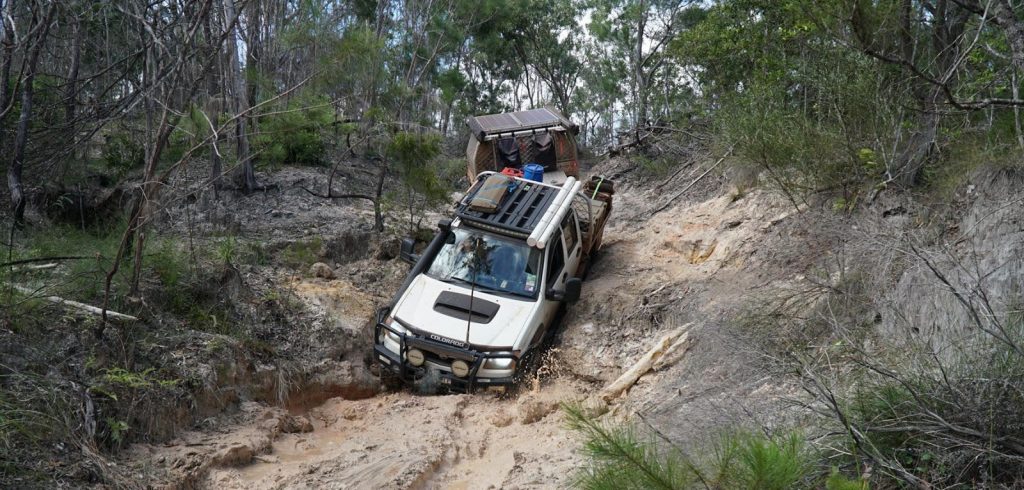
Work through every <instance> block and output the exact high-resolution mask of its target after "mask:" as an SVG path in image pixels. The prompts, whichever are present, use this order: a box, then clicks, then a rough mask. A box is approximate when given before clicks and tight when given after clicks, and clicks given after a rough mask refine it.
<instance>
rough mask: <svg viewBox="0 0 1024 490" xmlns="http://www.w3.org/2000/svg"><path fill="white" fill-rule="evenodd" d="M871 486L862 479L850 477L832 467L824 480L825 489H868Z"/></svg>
mask: <svg viewBox="0 0 1024 490" xmlns="http://www.w3.org/2000/svg"><path fill="white" fill-rule="evenodd" d="M870 488H871V486H870V485H869V484H868V482H867V481H866V480H864V479H860V478H858V479H856V480H854V479H850V478H848V477H847V476H846V475H843V474H842V473H840V472H839V470H837V469H834V468H833V469H832V474H831V475H829V476H828V479H827V480H825V490H869V489H870Z"/></svg>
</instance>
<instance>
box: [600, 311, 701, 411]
mask: <svg viewBox="0 0 1024 490" xmlns="http://www.w3.org/2000/svg"><path fill="white" fill-rule="evenodd" d="M692 325H693V324H692V323H687V324H686V325H683V326H682V327H679V328H677V329H676V330H674V331H672V332H670V333H668V334H667V335H665V336H664V337H662V338H661V340H659V341H658V342H657V343H655V344H654V347H652V348H651V350H649V351H647V353H646V354H644V355H643V356H642V357H641V358H640V360H639V361H637V362H636V364H633V366H632V367H630V368H629V369H627V370H626V372H624V373H622V375H621V376H619V378H618V379H616V380H615V381H613V382H612V383H611V384H609V385H608V386H606V387H605V388H604V389H603V390H601V393H600V398H601V399H602V400H604V401H605V402H611V401H612V400H614V399H616V398H618V397H619V396H621V395H622V394H623V393H625V392H626V391H628V390H629V389H630V388H631V387H632V386H633V385H634V384H636V382H637V381H638V380H639V379H640V377H642V376H643V375H645V374H647V373H648V372H649V371H650V370H651V369H653V368H654V365H655V364H656V363H657V362H658V361H660V360H661V359H662V358H664V357H665V356H666V355H667V354H670V353H673V352H674V351H678V350H679V349H682V348H683V347H684V346H686V345H687V344H689V342H690V340H689V329H690V326H692ZM683 352H685V350H684V351H683ZM662 365H664V364H662Z"/></svg>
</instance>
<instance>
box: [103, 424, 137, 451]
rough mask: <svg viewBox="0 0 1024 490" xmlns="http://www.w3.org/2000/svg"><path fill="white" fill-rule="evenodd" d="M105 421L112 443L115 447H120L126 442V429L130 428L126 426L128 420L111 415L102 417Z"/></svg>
mask: <svg viewBox="0 0 1024 490" xmlns="http://www.w3.org/2000/svg"><path fill="white" fill-rule="evenodd" d="M104 422H106V425H107V430H108V431H109V433H110V440H111V441H112V442H113V443H114V446H115V447H120V446H121V445H122V444H124V443H125V442H126V437H127V435H128V431H129V430H130V429H131V428H130V427H129V426H128V422H125V421H124V420H117V419H114V418H112V417H107V418H106V419H104Z"/></svg>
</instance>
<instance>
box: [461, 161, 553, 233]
mask: <svg viewBox="0 0 1024 490" xmlns="http://www.w3.org/2000/svg"><path fill="white" fill-rule="evenodd" d="M492 174H493V173H492V172H484V173H481V174H480V175H479V176H477V179H476V184H474V185H473V188H472V189H470V190H469V192H468V193H466V197H465V198H463V199H462V201H461V202H460V203H459V204H458V206H457V207H456V215H457V216H458V217H459V218H462V220H463V221H465V222H469V223H470V224H474V225H480V226H481V227H484V228H487V229H490V230H493V231H498V232H500V233H507V234H511V235H515V236H518V237H520V238H526V237H528V236H529V235H530V233H533V230H534V228H536V226H537V224H538V222H540V219H541V217H543V216H544V211H546V210H547V208H548V206H549V205H550V204H551V201H553V200H554V199H555V196H556V195H558V192H559V191H560V190H561V189H560V188H558V187H552V186H548V185H544V184H541V183H539V182H533V181H529V180H525V179H519V178H515V179H514V182H515V183H516V187H515V189H512V190H510V191H509V192H507V193H506V194H505V197H503V198H502V200H501V202H500V203H499V204H498V210H497V211H495V212H493V213H484V212H481V211H474V210H472V209H470V207H469V203H470V202H472V200H473V197H474V196H475V195H476V193H477V192H478V191H479V190H480V188H481V187H483V182H484V180H486V179H487V177H488V176H489V175H492Z"/></svg>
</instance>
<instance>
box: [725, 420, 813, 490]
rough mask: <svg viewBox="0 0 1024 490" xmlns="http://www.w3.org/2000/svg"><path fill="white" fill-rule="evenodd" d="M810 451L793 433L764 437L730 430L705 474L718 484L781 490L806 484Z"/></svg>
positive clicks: (726, 486)
mask: <svg viewBox="0 0 1024 490" xmlns="http://www.w3.org/2000/svg"><path fill="white" fill-rule="evenodd" d="M811 457H812V454H811V453H810V451H809V450H808V449H807V446H806V443H805V442H804V440H803V439H802V438H801V437H800V436H799V435H798V434H796V433H790V434H786V435H781V436H775V437H768V436H765V435H764V434H752V433H747V432H732V433H729V434H727V435H725V436H723V437H722V438H721V440H720V441H719V444H718V445H717V447H716V448H715V451H714V458H713V460H712V463H711V465H710V466H711V469H710V470H709V471H708V474H709V475H711V480H713V481H714V482H715V483H716V485H717V486H718V487H720V488H737V489H740V488H743V489H751V490H755V489H764V490H785V489H790V488H799V487H805V486H810V485H807V484H806V480H807V478H808V476H809V475H810V474H811V473H812V471H813V469H814V468H813V465H812V463H811Z"/></svg>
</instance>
